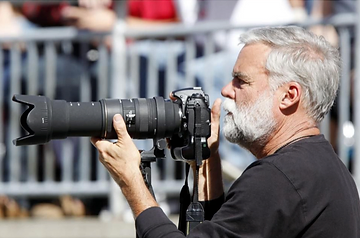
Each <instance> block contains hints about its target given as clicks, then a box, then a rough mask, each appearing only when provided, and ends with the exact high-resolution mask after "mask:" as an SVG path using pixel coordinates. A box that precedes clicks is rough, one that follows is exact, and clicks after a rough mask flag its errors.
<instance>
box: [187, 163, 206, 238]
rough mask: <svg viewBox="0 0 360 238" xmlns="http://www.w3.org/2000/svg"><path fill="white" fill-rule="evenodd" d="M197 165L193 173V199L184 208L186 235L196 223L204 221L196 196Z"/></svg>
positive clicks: (201, 207)
mask: <svg viewBox="0 0 360 238" xmlns="http://www.w3.org/2000/svg"><path fill="white" fill-rule="evenodd" d="M198 182H199V166H198V165H196V170H195V175H194V189H193V201H192V202H191V203H190V205H189V206H188V208H187V210H186V235H188V234H189V233H190V231H191V230H192V229H193V228H195V227H196V226H197V225H199V224H200V223H202V222H203V221H204V208H203V206H202V205H201V203H200V202H199V200H198V198H199V196H198V193H199V192H198Z"/></svg>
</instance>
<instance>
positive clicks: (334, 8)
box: [310, 0, 356, 171]
mask: <svg viewBox="0 0 360 238" xmlns="http://www.w3.org/2000/svg"><path fill="white" fill-rule="evenodd" d="M312 2H313V4H312V8H311V9H310V14H311V17H312V18H314V19H325V18H329V17H333V16H337V15H340V14H355V13H356V1H354V0H337V1H324V0H313V1H312ZM348 27H349V33H350V39H349V45H350V58H349V59H350V65H349V67H350V70H351V72H350V93H349V97H350V106H349V110H350V118H349V120H350V121H349V122H348V123H349V124H350V125H351V124H352V121H353V100H354V91H353V89H354V67H355V65H354V62H355V25H354V26H348ZM310 30H311V31H313V32H314V33H316V34H318V35H323V36H324V37H325V38H326V39H327V40H329V41H330V42H331V43H332V44H333V45H334V46H336V47H339V34H338V29H336V28H335V27H334V26H332V25H326V26H315V27H311V28H310ZM345 57H347V56H345ZM337 102H338V100H335V105H334V107H333V109H332V110H331V113H330V115H331V117H330V119H331V120H330V142H331V144H332V145H333V147H334V149H335V150H336V151H337V149H338V131H339V125H338V124H339V122H338V118H339V115H338V114H339V106H338V103H337ZM341 126H343V125H341ZM347 165H348V167H349V170H350V171H352V167H353V166H352V165H353V160H352V148H350V149H349V164H347Z"/></svg>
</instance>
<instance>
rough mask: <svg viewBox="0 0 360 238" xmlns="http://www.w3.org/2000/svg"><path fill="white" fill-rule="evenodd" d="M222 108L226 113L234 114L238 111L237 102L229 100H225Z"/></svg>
mask: <svg viewBox="0 0 360 238" xmlns="http://www.w3.org/2000/svg"><path fill="white" fill-rule="evenodd" d="M221 106H222V108H223V109H224V110H225V111H226V112H231V113H234V112H236V110H237V105H236V103H235V101H234V100H232V99H229V98H225V100H224V102H223V103H222V105H221Z"/></svg>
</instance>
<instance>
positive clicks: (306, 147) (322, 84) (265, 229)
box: [92, 27, 360, 238]
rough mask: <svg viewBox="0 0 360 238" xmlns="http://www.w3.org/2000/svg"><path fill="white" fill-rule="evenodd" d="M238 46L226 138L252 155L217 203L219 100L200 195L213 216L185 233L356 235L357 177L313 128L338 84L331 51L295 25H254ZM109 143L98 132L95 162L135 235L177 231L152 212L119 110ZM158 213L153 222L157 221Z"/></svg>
mask: <svg viewBox="0 0 360 238" xmlns="http://www.w3.org/2000/svg"><path fill="white" fill-rule="evenodd" d="M240 40H241V42H242V43H244V44H245V46H244V47H243V49H242V50H241V52H240V54H239V56H238V59H237V61H236V63H235V66H234V68H233V79H232V81H231V82H230V83H229V84H228V85H226V86H225V87H224V88H223V89H222V95H223V96H224V97H226V98H227V99H226V100H225V101H224V103H223V107H224V109H225V111H227V115H226V116H225V119H224V128H223V133H224V135H225V137H226V138H227V139H228V140H229V141H231V142H233V143H237V144H239V145H240V146H243V147H245V148H247V149H248V150H249V151H251V152H252V153H253V154H254V155H255V156H256V157H257V158H258V160H257V161H255V162H254V163H252V164H251V165H250V166H249V167H248V168H247V169H246V170H245V172H244V173H243V174H242V175H241V176H240V177H239V178H238V179H237V180H236V181H235V182H234V183H233V185H232V187H231V188H230V189H229V192H228V194H227V196H226V200H225V202H224V203H222V194H223V187H222V184H221V183H219V182H218V181H219V180H221V175H220V172H219V171H220V169H221V168H220V157H219V155H218V153H217V148H218V135H217V133H218V125H219V114H220V112H219V111H220V101H219V100H217V101H215V103H214V106H213V108H212V135H211V137H210V138H209V141H208V142H209V145H210V147H211V152H212V154H211V157H210V158H209V159H208V160H207V161H205V162H204V164H203V166H202V171H201V173H200V186H199V193H200V195H199V199H201V200H204V201H206V202H204V205H205V215H206V217H210V218H211V216H212V215H213V213H215V214H214V215H213V216H212V218H211V220H207V221H204V222H203V223H202V224H199V225H198V226H197V227H195V228H194V229H193V230H192V231H191V232H190V234H189V235H188V236H189V237H211V238H214V237H268V238H270V237H271V238H275V237H276V238H281V237H283V238H291V237H294V238H295V237H296V238H298V237H316V238H328V237H332V238H335V237H338V238H340V237H346V238H358V237H360V202H359V195H358V193H357V189H356V186H355V183H354V181H353V179H352V176H351V175H350V173H349V171H348V170H347V168H346V167H345V166H344V165H343V164H342V162H341V161H340V160H339V159H338V157H337V155H336V154H335V153H334V151H333V149H332V147H331V145H330V144H329V142H328V141H326V140H325V139H324V136H323V135H321V134H320V131H319V129H318V124H319V123H320V121H321V120H322V119H323V118H324V116H325V115H326V113H328V111H329V110H330V108H331V106H332V104H333V101H334V98H335V96H336V92H337V89H338V85H339V54H338V51H337V50H336V49H335V48H333V47H332V46H331V45H330V44H329V43H327V42H326V41H325V40H324V39H323V38H321V37H320V38H319V37H317V36H315V35H313V34H311V33H309V32H308V31H306V30H304V29H302V28H299V27H279V28H258V29H253V30H250V31H249V32H247V33H245V34H244V35H242V37H241V39H240ZM114 128H115V129H116V131H117V133H118V142H117V143H116V144H112V143H109V142H107V141H102V140H99V139H96V138H93V139H92V143H93V144H94V145H95V146H96V147H97V148H98V150H99V152H100V155H101V156H100V160H101V162H102V163H103V164H104V165H105V167H106V168H107V169H108V170H109V172H110V174H111V175H112V177H113V178H114V179H115V181H116V182H117V183H118V184H119V186H120V187H121V189H122V191H123V194H124V196H125V197H126V199H127V200H128V202H129V204H130V207H131V208H132V211H133V212H134V216H135V218H136V226H137V234H138V235H139V237H172V238H173V237H184V235H183V234H182V233H181V232H179V231H178V230H177V229H176V227H175V225H174V224H172V223H171V222H170V221H169V220H168V219H167V217H166V216H165V215H164V214H163V213H162V211H161V209H160V208H158V205H157V203H156V202H155V201H154V199H153V198H152V197H151V195H150V193H149V192H148V191H147V188H146V186H145V185H144V182H143V180H142V176H141V173H140V171H139V168H138V167H139V162H140V155H139V152H138V151H137V149H136V147H135V146H134V144H133V143H132V141H131V138H130V137H129V135H128V134H127V131H126V127H125V124H124V122H123V120H122V118H121V116H119V115H116V116H115V117H114ZM154 217H156V219H154Z"/></svg>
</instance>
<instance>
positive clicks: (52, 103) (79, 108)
mask: <svg viewBox="0 0 360 238" xmlns="http://www.w3.org/2000/svg"><path fill="white" fill-rule="evenodd" d="M13 101H15V102H18V103H21V104H24V105H27V106H28V108H27V109H26V110H25V112H24V113H23V114H22V116H21V118H20V124H21V126H22V127H23V129H24V130H25V131H27V132H28V133H29V134H28V135H25V136H23V137H20V138H17V139H15V140H13V143H14V145H17V146H21V145H34V144H43V143H46V142H49V141H50V140H52V139H64V138H66V137H72V136H77V137H78V136H91V137H101V138H106V139H116V138H117V135H116V132H115V130H114V128H113V123H112V119H113V116H114V115H115V114H121V115H122V116H123V118H124V120H125V123H126V126H127V130H128V132H129V134H130V136H131V137H132V138H134V139H147V138H166V137H171V135H173V134H174V133H177V132H178V131H180V127H181V115H182V111H181V106H180V105H179V104H178V103H175V102H173V101H171V100H164V99H163V98H162V97H154V98H136V99H102V100H99V101H98V102H66V101H64V100H50V99H49V98H47V97H45V96H32V95H14V96H13Z"/></svg>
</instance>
